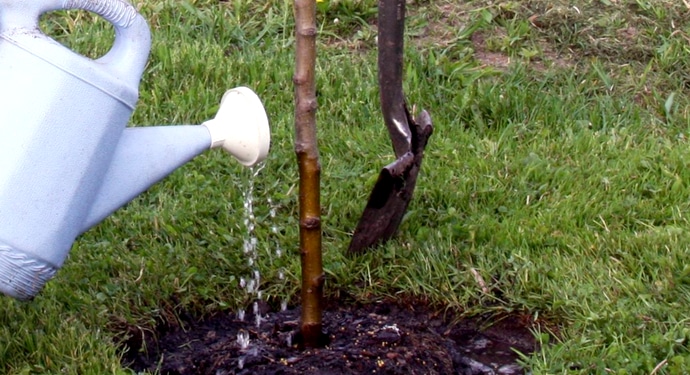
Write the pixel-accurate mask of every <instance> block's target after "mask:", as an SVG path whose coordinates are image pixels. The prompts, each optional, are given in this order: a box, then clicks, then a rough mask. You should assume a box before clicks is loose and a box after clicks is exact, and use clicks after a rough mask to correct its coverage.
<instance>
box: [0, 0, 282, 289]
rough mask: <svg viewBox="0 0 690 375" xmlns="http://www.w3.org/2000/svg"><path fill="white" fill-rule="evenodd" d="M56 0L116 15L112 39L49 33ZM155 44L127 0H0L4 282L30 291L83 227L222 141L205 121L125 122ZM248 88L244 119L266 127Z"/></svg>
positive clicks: (0, 274) (0, 264) (110, 17)
mask: <svg viewBox="0 0 690 375" xmlns="http://www.w3.org/2000/svg"><path fill="white" fill-rule="evenodd" d="M59 9H84V10H88V11H91V12H94V13H96V14H98V15H100V16H101V17H103V18H104V19H106V20H107V21H109V22H110V23H112V24H113V26H114V28H115V42H114V45H113V47H112V48H111V50H110V51H109V52H108V53H107V54H106V55H104V56H103V57H101V58H100V59H97V60H92V59H89V58H86V57H83V56H81V55H78V54H75V53H74V52H73V51H71V50H69V49H68V48H66V47H64V46H62V45H61V44H59V43H58V42H56V41H54V40H53V39H51V38H50V37H48V36H46V35H44V34H43V33H42V32H41V31H40V29H39V27H38V20H39V17H40V15H41V14H43V13H45V12H49V11H53V10H59ZM149 48H150V35H149V29H148V26H147V24H146V22H145V20H144V19H143V17H142V16H141V15H139V14H138V13H137V11H136V10H135V9H134V8H133V7H132V6H131V5H130V4H129V3H127V2H125V1H122V0H101V1H94V0H81V1H79V0H40V1H39V0H31V1H23V0H0V292H3V293H4V294H7V295H10V296H13V297H16V298H19V299H29V298H32V297H33V296H34V295H36V294H37V293H38V292H39V291H40V289H41V288H42V287H43V285H44V284H45V283H46V282H47V281H48V280H49V279H50V278H52V277H53V275H54V274H55V272H56V271H57V270H58V269H59V268H60V267H61V266H62V264H63V262H64V261H65V259H66V257H67V255H68V252H69V250H70V248H71V246H72V243H73V242H74V240H75V238H76V237H77V236H78V235H79V234H80V233H82V232H84V231H85V230H87V229H88V228H89V227H90V226H92V225H94V224H96V223H97V222H99V221H100V220H102V219H103V218H104V217H106V216H107V215H109V214H110V213H111V212H112V211H114V210H116V209H117V208H118V207H120V206H122V205H123V204H125V203H126V202H127V201H129V200H130V199H132V198H134V197H135V196H136V195H137V194H139V193H141V192H142V191H144V190H146V189H147V188H148V187H149V186H150V185H151V184H153V183H155V182H156V181H158V180H160V179H161V178H163V177H164V176H165V175H167V174H168V173H170V172H171V171H172V170H174V169H175V168H177V167H179V166H180V165H182V164H184V163H185V162H187V161H188V160H190V159H191V158H193V157H194V156H196V155H198V154H199V153H201V152H202V151H203V150H205V149H208V148H209V147H211V146H212V145H214V142H215V143H217V144H221V143H223V139H220V141H219V139H218V137H221V138H222V137H223V136H225V135H221V136H219V135H218V133H219V132H220V133H222V131H219V130H217V129H215V130H214V129H213V126H210V125H209V126H165V127H151V128H128V129H125V127H126V124H127V122H128V121H129V118H130V116H131V114H132V112H133V110H134V107H135V105H136V102H137V97H138V89H137V87H138V85H139V80H140V77H141V75H142V72H143V70H144V67H145V64H146V60H147V57H148V53H149ZM244 90H245V91H242V90H240V96H242V98H243V99H242V100H244V101H247V100H248V103H249V105H250V106H251V105H253V106H254V108H253V110H254V112H252V113H251V114H250V115H251V116H255V118H251V119H249V120H251V121H253V120H255V119H256V118H259V121H260V122H262V124H261V126H262V128H263V127H267V126H268V123H267V120H265V124H263V119H264V118H265V112H263V107H262V106H261V104H260V101H258V99H257V98H255V97H253V96H252V95H253V93H252V92H248V91H246V90H248V89H244ZM247 98H248V99H247ZM257 102H258V106H259V107H261V108H258V107H257ZM245 104H246V103H245ZM261 114H263V116H264V117H263V118H261ZM219 115H220V114H219ZM224 116H225V117H228V116H229V115H228V114H225V115H224ZM256 116H259V117H256ZM209 124H211V122H209ZM211 125H212V124H211ZM264 132H265V131H264ZM262 137H264V141H265V142H268V141H267V140H266V137H268V136H267V135H266V134H263V135H262ZM265 142H263V143H262V149H261V150H260V151H259V154H260V155H258V156H259V157H258V158H257V160H258V159H262V158H265V156H266V155H265V154H266V152H267V147H268V145H267V143H265ZM223 146H227V145H223ZM250 147H251V145H250ZM264 149H265V150H264ZM262 151H263V153H262ZM254 162H256V160H251V163H254ZM246 164H250V163H246Z"/></svg>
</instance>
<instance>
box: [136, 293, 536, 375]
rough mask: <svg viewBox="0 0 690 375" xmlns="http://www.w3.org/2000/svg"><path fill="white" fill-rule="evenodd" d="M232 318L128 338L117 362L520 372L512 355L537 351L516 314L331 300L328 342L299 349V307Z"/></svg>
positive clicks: (221, 370) (248, 370) (165, 368)
mask: <svg viewBox="0 0 690 375" xmlns="http://www.w3.org/2000/svg"><path fill="white" fill-rule="evenodd" d="M260 314H261V316H262V320H261V324H260V326H259V327H258V328H257V326H256V320H255V316H253V315H252V314H247V316H246V317H245V319H244V320H239V319H238V317H237V316H236V314H234V313H227V312H225V313H218V314H215V315H214V316H211V317H209V318H207V319H205V320H202V321H194V320H193V319H188V320H189V321H187V322H185V324H183V326H184V327H181V326H176V327H170V326H167V325H162V326H161V327H159V328H158V329H157V331H156V332H155V333H154V334H149V335H143V338H142V334H141V332H139V333H138V334H130V335H128V339H127V340H125V341H124V342H123V346H124V347H125V354H124V356H123V362H124V363H125V365H126V366H128V367H129V368H131V369H133V370H135V371H144V370H147V371H151V372H156V373H160V374H169V375H172V374H175V375H177V374H179V375H188V374H213V375H226V374H286V375H287V374H365V373H368V374H460V375H474V374H484V375H486V374H523V373H524V370H523V369H522V368H521V367H520V365H519V364H518V354H517V353H518V352H519V353H523V354H529V353H532V352H533V351H535V350H538V346H537V344H536V342H535V340H534V337H533V335H532V333H531V332H530V328H532V327H531V326H530V325H531V320H530V319H527V318H525V316H521V315H506V316H502V317H496V316H494V317H491V318H488V317H485V318H473V319H466V318H465V319H456V317H455V316H454V314H453V313H452V312H448V311H446V312H445V313H444V312H439V311H438V310H435V309H432V308H429V307H427V306H425V305H423V304H417V305H406V306H401V305H399V304H398V303H392V302H377V303H371V304H366V305H361V304H348V305H340V306H338V305H332V306H329V308H328V309H327V310H326V311H325V312H324V316H323V322H324V327H323V328H324V332H325V333H326V337H327V340H328V341H329V342H328V344H327V345H326V346H325V347H324V348H320V349H300V348H299V345H298V342H297V339H295V335H294V333H295V332H296V330H297V328H298V322H299V310H297V309H292V310H286V311H283V312H266V311H264V312H263V313H260Z"/></svg>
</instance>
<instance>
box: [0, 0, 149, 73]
mask: <svg viewBox="0 0 690 375" xmlns="http://www.w3.org/2000/svg"><path fill="white" fill-rule="evenodd" d="M71 9H82V10H86V11H89V12H93V13H95V14H98V15H99V16H101V17H103V18H104V19H105V20H106V21H108V22H110V23H111V24H112V25H113V26H114V27H115V42H114V43H113V46H112V48H111V49H110V51H108V53H107V54H105V55H104V56H103V57H101V58H99V59H98V60H96V61H98V62H99V63H102V64H103V65H104V67H106V68H107V69H109V70H110V71H111V73H113V74H114V75H116V76H119V77H120V78H124V79H125V80H126V78H127V77H132V79H131V81H132V82H131V83H133V84H134V85H138V82H139V78H140V77H141V74H142V73H143V71H144V67H145V66H146V61H147V59H148V55H149V50H150V48H151V35H150V32H149V28H148V25H147V24H146V21H145V20H144V18H143V17H142V16H141V15H140V14H139V12H137V9H136V8H135V7H134V6H132V5H131V4H130V3H129V2H127V1H125V0H98V1H94V0H31V1H14V0H13V1H7V0H0V13H7V15H8V16H9V13H12V12H13V11H14V13H15V15H14V16H13V17H12V18H11V19H12V26H14V27H26V28H30V29H31V28H32V29H37V28H38V20H39V17H40V16H41V15H42V14H44V13H46V12H50V11H55V10H71ZM3 18H5V19H7V17H6V16H5V15H3ZM20 20H22V21H23V22H21V21H20ZM18 23H19V24H18ZM22 23H24V24H22ZM4 26H6V25H2V21H1V20H0V28H2V27H4ZM8 26H9V25H8Z"/></svg>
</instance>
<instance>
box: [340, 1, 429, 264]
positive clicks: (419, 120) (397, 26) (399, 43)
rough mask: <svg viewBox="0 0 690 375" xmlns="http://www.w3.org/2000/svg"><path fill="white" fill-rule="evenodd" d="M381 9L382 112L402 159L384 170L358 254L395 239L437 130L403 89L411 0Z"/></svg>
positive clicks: (365, 216) (358, 236)
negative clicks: (407, 5) (407, 9)
mask: <svg viewBox="0 0 690 375" xmlns="http://www.w3.org/2000/svg"><path fill="white" fill-rule="evenodd" d="M378 9H379V20H378V28H379V35H378V70H379V73H378V79H379V90H380V99H381V111H382V112H383V119H384V123H385V124H386V127H387V128H388V133H389V135H390V137H391V141H392V143H393V150H394V151H395V156H396V158H397V159H396V160H395V161H394V162H393V163H391V164H389V165H387V166H386V167H384V168H383V170H381V172H380V173H379V177H378V180H377V181H376V184H375V185H374V189H373V191H372V192H371V195H370V196H369V201H368V202H367V206H366V207H365V209H364V212H363V213H362V217H361V218H360V220H359V223H358V224H357V228H356V229H355V232H354V235H353V237H352V241H351V242H350V247H349V250H348V251H349V252H352V253H361V252H363V251H364V250H365V249H367V248H369V247H371V246H374V245H376V244H380V243H382V242H385V241H387V240H389V239H390V238H391V237H393V235H394V234H395V232H396V231H397V229H398V227H399V226H400V222H401V221H402V218H403V216H404V215H405V211H406V210H407V207H408V205H409V204H410V201H411V200H412V196H413V194H414V188H415V185H416V184H417V175H418V174H419V169H420V168H421V164H422V157H423V155H424V148H425V147H426V144H427V141H428V139H429V137H430V136H431V133H432V132H433V127H432V124H431V117H430V116H429V114H428V113H427V112H426V111H422V112H421V113H420V114H419V115H418V116H417V117H416V118H412V116H411V114H410V112H409V110H408V108H407V104H406V101H405V95H404V93H403V82H402V78H403V53H404V41H403V38H404V33H405V0H379V8H378Z"/></svg>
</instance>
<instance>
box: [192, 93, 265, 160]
mask: <svg viewBox="0 0 690 375" xmlns="http://www.w3.org/2000/svg"><path fill="white" fill-rule="evenodd" d="M202 125H204V126H205V127H206V128H207V129H208V131H209V133H210V134H211V148H216V147H222V148H223V149H224V150H225V151H227V152H229V153H230V154H231V155H232V156H234V157H235V158H236V159H237V160H238V161H239V162H240V164H242V165H245V166H248V167H251V166H254V165H256V164H258V163H259V162H262V161H263V160H265V159H266V156H267V155H268V149H269V146H270V144H271V133H270V130H269V126H268V117H267V116H266V111H265V110H264V106H263V104H261V100H260V99H259V97H258V96H257V95H256V94H255V93H254V92H253V91H252V90H251V89H249V88H247V87H236V88H234V89H232V90H229V91H227V92H226V93H225V94H224V95H223V99H221V102H220V109H219V110H218V113H217V114H216V117H215V118H214V119H212V120H208V121H206V122H204V123H203V124H202Z"/></svg>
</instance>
